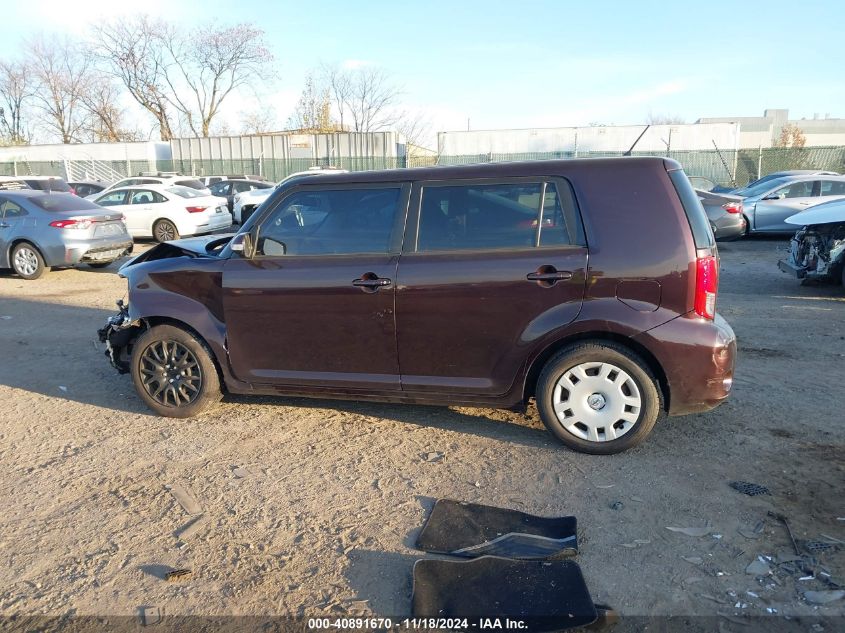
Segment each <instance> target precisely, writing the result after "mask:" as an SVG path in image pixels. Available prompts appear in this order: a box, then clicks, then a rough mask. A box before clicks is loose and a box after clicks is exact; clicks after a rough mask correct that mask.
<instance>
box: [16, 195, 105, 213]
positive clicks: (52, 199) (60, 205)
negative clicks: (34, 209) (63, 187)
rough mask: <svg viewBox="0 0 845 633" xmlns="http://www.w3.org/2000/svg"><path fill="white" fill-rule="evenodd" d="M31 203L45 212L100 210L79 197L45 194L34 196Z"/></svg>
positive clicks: (30, 199)
mask: <svg viewBox="0 0 845 633" xmlns="http://www.w3.org/2000/svg"><path fill="white" fill-rule="evenodd" d="M29 201H30V202H32V204H34V205H36V206H38V207H40V208H42V209H44V210H45V211H60V212H61V211H93V210H95V209H99V206H98V205H96V204H94V203H93V202H91V201H90V200H86V199H85V198H79V197H78V196H65V195H58V196H56V195H51V194H45V195H43V196H32V197H31V198H29Z"/></svg>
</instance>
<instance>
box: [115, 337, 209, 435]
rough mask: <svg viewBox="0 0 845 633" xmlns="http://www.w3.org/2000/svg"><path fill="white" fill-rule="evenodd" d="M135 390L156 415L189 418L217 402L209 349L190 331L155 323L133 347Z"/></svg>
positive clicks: (131, 364)
mask: <svg viewBox="0 0 845 633" xmlns="http://www.w3.org/2000/svg"><path fill="white" fill-rule="evenodd" d="M130 373H131V375H132V382H133V383H134V385H135V390H136V391H137V392H138V395H139V396H140V397H141V399H142V400H143V401H144V403H145V404H146V405H147V406H148V407H149V408H150V409H152V410H153V411H155V412H156V413H158V414H159V415H163V416H166V417H170V418H190V417H193V416H195V415H198V414H200V413H201V412H203V411H205V410H206V409H208V408H209V407H210V406H211V405H213V404H215V403H216V402H219V400H220V398H221V396H222V394H221V391H220V378H219V376H218V375H217V367H216V366H215V365H214V360H213V359H212V356H211V352H210V351H209V350H208V348H207V347H206V346H205V344H203V343H202V342H201V341H199V340H198V339H197V338H196V337H195V336H194V335H192V334H191V333H190V332H187V331H185V330H183V329H182V328H179V327H175V326H172V325H156V326H153V327H151V328H150V329H149V330H147V331H146V332H144V333H143V334H142V335H141V336H140V337H138V340H137V341H136V342H135V344H134V346H133V348H132V362H131V363H130Z"/></svg>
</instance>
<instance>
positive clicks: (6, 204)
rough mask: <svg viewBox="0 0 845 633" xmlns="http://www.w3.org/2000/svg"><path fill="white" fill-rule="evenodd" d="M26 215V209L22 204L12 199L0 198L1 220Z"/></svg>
mask: <svg viewBox="0 0 845 633" xmlns="http://www.w3.org/2000/svg"><path fill="white" fill-rule="evenodd" d="M25 215H26V211H24V210H23V209H21V207H20V205H19V204H17V203H15V202H12V201H11V200H3V198H0V220H3V219H11V218H20V217H23V216H25Z"/></svg>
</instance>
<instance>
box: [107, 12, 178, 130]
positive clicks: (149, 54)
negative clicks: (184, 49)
mask: <svg viewBox="0 0 845 633" xmlns="http://www.w3.org/2000/svg"><path fill="white" fill-rule="evenodd" d="M168 31H169V29H168V27H167V25H166V24H165V23H164V22H163V21H162V20H156V19H153V18H150V17H149V16H146V15H140V16H136V17H134V18H121V19H120V20H115V21H113V22H107V23H104V24H100V25H98V26H94V27H93V34H94V39H95V41H96V45H95V46H94V51H95V53H96V54H97V56H98V57H99V58H100V59H101V60H102V61H103V62H104V63H105V64H106V65H107V67H108V68H109V69H110V72H111V74H112V75H114V76H115V77H117V78H118V79H119V80H120V81H121V83H122V84H123V85H124V86H125V87H126V89H127V90H128V91H129V94H130V95H132V98H133V99H135V101H137V102H138V104H139V105H140V106H141V107H142V108H144V109H145V110H147V111H148V112H149V113H150V114H152V115H153V117H154V118H155V120H156V123H157V124H158V128H159V135H160V137H161V140H162V141H169V140H170V139H171V138H173V127H172V122H171V121H172V114H171V111H170V108H171V106H170V100H169V99H168V96H167V93H168V90H169V88H168V81H167V68H168V59H167V48H166V46H165V44H164V42H163V40H162V37H161V35H162V33H165V34H166V33H168Z"/></svg>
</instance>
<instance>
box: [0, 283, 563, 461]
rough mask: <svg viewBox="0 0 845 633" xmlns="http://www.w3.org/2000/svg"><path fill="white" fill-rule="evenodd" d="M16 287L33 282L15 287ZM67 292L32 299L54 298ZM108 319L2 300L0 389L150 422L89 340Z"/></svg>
mask: <svg viewBox="0 0 845 633" xmlns="http://www.w3.org/2000/svg"><path fill="white" fill-rule="evenodd" d="M21 283H37V282H25V281H23V280H21ZM74 292H75V291H73V290H71V291H68V292H66V293H62V294H51V295H40V297H41V298H42V299H47V298H50V299H60V298H62V297H69V296H72V295H73V293H74ZM86 292H87V291H86ZM115 312H116V309H114V310H112V309H108V310H107V309H102V308H94V307H91V308H89V307H84V306H78V305H71V304H65V303H55V302H50V301H34V300H31V299H16V298H8V297H3V298H2V299H0V358H2V359H4V360H5V362H2V363H0V384H2V385H5V386H7V387H11V388H13V389H21V390H23V391H29V392H34V393H39V394H42V395H45V396H48V397H51V398H60V399H64V400H70V401H74V402H79V403H82V404H88V405H93V406H96V407H101V408H104V409H112V410H114V411H120V412H123V413H133V414H142V415H149V416H153V415H154V414H153V413H152V412H151V411H150V410H149V409H148V408H147V407H146V406H145V405H144V403H143V402H142V401H141V400H140V398H138V396H137V394H136V393H135V389H134V387H133V385H132V382H131V380H130V379H129V376H127V375H120V374H118V373H117V371H116V370H115V369H114V368H113V367H112V366H111V365H110V364H109V362H108V359H107V358H106V356H105V347H104V346H103V344H101V343H100V342H99V341H98V340H97V329H98V328H100V327H102V326H103V325H104V324H105V322H106V319H107V318H108V317H110V316H112V315H113V314H115ZM9 359H20V360H21V361H22V362H10V361H9ZM224 402H227V403H232V404H264V405H267V406H270V407H272V406H285V407H301V408H323V409H333V410H335V411H339V412H345V413H349V414H353V415H358V416H367V417H374V418H383V419H389V420H394V421H397V422H401V423H404V424H411V425H419V426H425V427H431V428H438V429H442V430H448V431H454V432H456V433H461V434H464V435H475V436H479V437H486V438H490V439H496V440H500V441H507V442H515V443H518V444H522V445H525V446H531V447H545V446H551V445H553V443H554V442H553V440H552V438H551V437H550V436H549V435H548V433H546V432H545V430H544V429H543V428H542V426H541V425H539V423H538V422H537V421H536V420H535V419H530V418H527V417H525V416H522V415H519V414H514V413H510V412H506V411H498V410H493V409H469V408H467V409H462V410H455V409H450V408H447V407H443V406H424V405H407V404H383V403H378V402H361V401H344V400H326V399H311V398H290V397H281V396H278V397H277V396H240V395H228V396H227V397H226V398H225V400H224Z"/></svg>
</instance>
